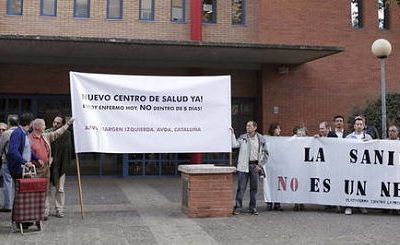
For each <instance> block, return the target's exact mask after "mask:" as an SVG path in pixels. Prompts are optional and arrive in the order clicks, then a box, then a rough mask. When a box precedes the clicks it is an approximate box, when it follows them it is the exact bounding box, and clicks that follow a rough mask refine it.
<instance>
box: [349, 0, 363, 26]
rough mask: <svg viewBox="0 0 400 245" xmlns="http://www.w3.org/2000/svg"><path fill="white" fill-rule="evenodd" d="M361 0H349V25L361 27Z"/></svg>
mask: <svg viewBox="0 0 400 245" xmlns="http://www.w3.org/2000/svg"><path fill="white" fill-rule="evenodd" d="M361 1H362V0H351V1H350V12H351V16H350V17H351V26H352V27H354V28H361V27H362V8H361V7H362V5H361Z"/></svg>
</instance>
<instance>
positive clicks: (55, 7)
mask: <svg viewBox="0 0 400 245" xmlns="http://www.w3.org/2000/svg"><path fill="white" fill-rule="evenodd" d="M45 1H46V0H40V16H57V0H53V1H54V4H53V5H54V6H53V7H54V11H53V14H45V13H44V11H43V10H44V2H45Z"/></svg>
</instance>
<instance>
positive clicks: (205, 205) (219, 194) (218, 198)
mask: <svg viewBox="0 0 400 245" xmlns="http://www.w3.org/2000/svg"><path fill="white" fill-rule="evenodd" d="M182 178H185V179H186V180H187V181H189V188H188V194H187V197H188V206H187V207H185V206H182V210H183V212H184V213H186V214H187V215H188V216H189V217H193V218H194V217H220V216H230V215H231V214H232V210H233V177H232V174H231V173H229V174H190V175H189V174H186V173H182Z"/></svg>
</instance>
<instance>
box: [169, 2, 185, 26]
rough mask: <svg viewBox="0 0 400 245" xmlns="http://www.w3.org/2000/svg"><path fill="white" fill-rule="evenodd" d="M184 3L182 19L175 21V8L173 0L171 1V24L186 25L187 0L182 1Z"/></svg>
mask: <svg viewBox="0 0 400 245" xmlns="http://www.w3.org/2000/svg"><path fill="white" fill-rule="evenodd" d="M180 1H181V2H182V19H181V20H179V19H174V18H173V9H174V6H173V4H172V2H173V0H171V22H174V23H184V22H185V21H186V0H180Z"/></svg>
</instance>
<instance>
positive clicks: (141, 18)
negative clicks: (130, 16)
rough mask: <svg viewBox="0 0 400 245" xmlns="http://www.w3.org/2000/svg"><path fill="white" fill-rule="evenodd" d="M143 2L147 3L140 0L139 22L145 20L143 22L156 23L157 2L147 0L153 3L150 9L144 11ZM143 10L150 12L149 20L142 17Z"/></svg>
mask: <svg viewBox="0 0 400 245" xmlns="http://www.w3.org/2000/svg"><path fill="white" fill-rule="evenodd" d="M143 1H146V0H140V1H139V20H143V21H154V12H155V11H154V9H155V8H154V4H155V3H154V1H155V0H147V1H151V8H150V9H143V8H142V2H143ZM143 10H147V11H148V10H150V17H149V18H144V17H143V16H142V13H144V12H143Z"/></svg>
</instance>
